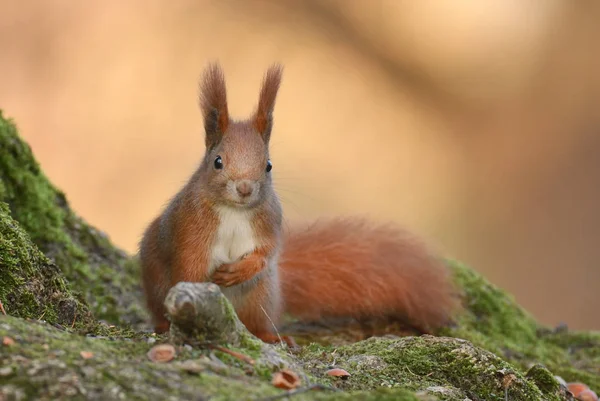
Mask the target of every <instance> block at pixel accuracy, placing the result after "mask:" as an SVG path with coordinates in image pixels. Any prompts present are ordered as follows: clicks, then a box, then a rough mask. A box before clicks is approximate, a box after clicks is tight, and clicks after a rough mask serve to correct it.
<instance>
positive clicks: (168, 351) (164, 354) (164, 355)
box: [147, 344, 175, 363]
mask: <svg viewBox="0 0 600 401" xmlns="http://www.w3.org/2000/svg"><path fill="white" fill-rule="evenodd" d="M147 355H148V359H150V360H151V361H152V362H159V363H162V362H169V361H170V360H172V359H173V358H175V347H173V346H172V345H171V344H158V345H155V346H154V347H152V348H151V349H150V351H148V354H147Z"/></svg>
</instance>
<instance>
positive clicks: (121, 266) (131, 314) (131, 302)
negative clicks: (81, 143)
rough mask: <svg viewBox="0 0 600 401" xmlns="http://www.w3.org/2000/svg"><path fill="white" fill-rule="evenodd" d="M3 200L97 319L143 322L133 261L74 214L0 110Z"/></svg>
mask: <svg viewBox="0 0 600 401" xmlns="http://www.w3.org/2000/svg"><path fill="white" fill-rule="evenodd" d="M0 201H2V202H6V203H7V204H8V206H9V208H10V211H11V214H12V217H13V218H14V219H15V220H17V221H18V222H19V224H20V225H21V227H23V229H24V230H25V231H26V232H27V233H28V234H29V236H30V238H31V240H32V241H33V242H34V243H35V244H36V245H37V246H38V247H39V249H40V250H41V251H42V252H44V254H45V255H46V256H47V257H48V258H49V259H51V260H52V261H53V263H54V264H55V265H57V266H58V267H59V268H60V269H61V270H62V272H63V274H64V276H65V277H66V279H67V285H68V287H69V288H70V290H72V291H73V292H74V293H77V294H81V295H82V297H83V299H85V300H86V301H87V303H88V305H89V306H90V309H91V310H92V311H93V313H94V315H95V316H96V317H97V318H98V319H103V320H106V321H107V322H109V323H113V324H131V325H134V326H135V325H139V324H142V323H143V322H145V320H146V319H145V317H146V314H145V311H144V309H143V307H142V303H141V302H140V300H141V290H140V286H139V284H138V280H137V264H136V263H135V261H133V260H132V259H130V258H129V257H128V255H126V254H125V252H123V251H122V250H120V249H118V248H117V247H115V246H114V245H112V244H111V243H110V241H109V239H108V238H107V237H106V235H105V234H103V233H102V232H100V231H99V230H97V229H95V228H93V227H92V226H90V225H89V224H87V223H85V222H84V221H83V220H82V219H81V218H79V217H78V216H76V215H75V213H73V211H72V210H71V208H70V207H69V205H68V203H67V200H66V197H65V194H64V193H62V192H61V191H59V190H58V189H57V188H55V187H54V186H53V185H52V184H51V183H50V181H49V180H48V178H47V177H46V176H45V175H44V173H43V171H42V170H41V169H40V166H39V164H38V162H37V160H36V159H35V158H34V156H33V154H32V152H31V148H30V147H29V145H28V144H27V143H25V142H24V141H22V140H21V138H20V136H19V134H18V132H17V128H16V126H15V124H14V123H13V122H12V121H10V120H8V119H6V118H4V116H3V115H2V112H1V111H0ZM0 294H1V293H0Z"/></svg>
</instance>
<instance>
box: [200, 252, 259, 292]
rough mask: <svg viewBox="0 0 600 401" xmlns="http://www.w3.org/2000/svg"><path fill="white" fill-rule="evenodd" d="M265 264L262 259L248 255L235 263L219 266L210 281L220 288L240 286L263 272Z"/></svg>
mask: <svg viewBox="0 0 600 401" xmlns="http://www.w3.org/2000/svg"><path fill="white" fill-rule="evenodd" d="M265 264H266V263H265V259H264V258H263V257H255V256H253V255H248V256H246V257H244V258H242V259H241V260H239V261H237V262H234V263H226V264H223V265H221V266H219V267H218V268H217V270H216V271H215V272H214V273H213V275H212V280H211V281H212V282H213V283H215V284H217V285H219V286H222V287H231V286H233V285H237V284H241V283H243V282H244V281H248V280H250V279H251V278H252V277H254V276H255V275H256V274H258V273H259V272H260V271H261V270H263V268H264V266H265Z"/></svg>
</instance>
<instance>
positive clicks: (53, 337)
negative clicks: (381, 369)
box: [0, 316, 417, 401]
mask: <svg viewBox="0 0 600 401" xmlns="http://www.w3.org/2000/svg"><path fill="white" fill-rule="evenodd" d="M4 336H9V337H11V338H12V339H13V340H14V341H15V343H14V344H13V345H11V346H0V347H2V352H1V353H0V365H1V366H2V367H3V369H1V370H0V395H4V396H5V397H6V399H11V398H10V397H9V396H14V395H15V394H22V395H23V398H25V397H26V399H34V398H35V399H39V400H57V399H67V398H68V399H75V400H79V399H127V400H148V399H157V400H158V399H171V400H201V399H208V398H210V399H211V400H258V399H263V398H265V397H268V396H272V395H277V394H281V393H282V392H283V391H282V390H279V389H276V388H274V387H273V386H272V385H271V383H270V377H269V378H263V377H260V376H259V375H256V374H255V373H253V372H252V370H249V371H248V370H247V369H243V368H239V367H237V366H233V365H229V366H228V365H227V364H228V362H229V360H228V359H226V358H224V357H223V354H218V358H219V359H221V361H220V362H219V361H218V360H216V359H214V357H213V359H211V358H209V357H207V355H209V352H208V351H206V350H197V349H187V348H186V347H177V354H176V357H175V359H174V360H173V361H171V362H169V363H154V362H151V361H150V360H149V359H148V357H147V355H146V354H147V352H148V351H149V350H150V348H151V347H152V346H153V344H151V343H150V340H151V339H152V338H153V337H151V336H140V337H138V338H135V339H131V340H127V339H111V338H105V337H96V338H88V337H82V336H78V335H74V334H70V333H67V332H65V331H61V330H57V329H55V328H53V327H50V326H48V325H46V324H41V323H36V322H27V321H24V320H21V319H17V318H14V317H10V316H3V317H0V337H4ZM82 351H86V352H91V353H92V354H93V356H92V358H89V359H85V358H83V357H82V355H81V352H82ZM184 362H187V363H190V362H191V363H193V364H195V366H196V367H198V369H197V371H190V369H188V368H186V366H188V365H186V363H184ZM223 367H225V368H224V369H223ZM246 368H247V366H246ZM394 397H397V398H394ZM294 399H295V400H300V401H302V400H334V399H335V400H344V399H348V400H350V399H352V400H365V401H370V400H380V399H381V400H387V399H389V400H392V399H395V400H396V399H397V400H401V401H409V400H410V401H412V400H416V399H417V398H415V397H414V396H413V395H412V393H410V392H408V391H406V390H401V389H396V390H391V391H390V390H379V391H377V392H374V393H367V392H359V393H357V394H355V395H350V394H346V395H344V394H340V393H332V392H329V391H327V390H323V391H312V392H307V393H305V394H299V395H297V396H295V397H294Z"/></svg>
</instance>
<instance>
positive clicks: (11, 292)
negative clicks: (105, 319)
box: [0, 202, 93, 327]
mask: <svg viewBox="0 0 600 401" xmlns="http://www.w3.org/2000/svg"><path fill="white" fill-rule="evenodd" d="M0 300H2V303H3V305H4V309H6V310H7V311H8V313H9V314H11V315H13V316H18V317H21V318H31V319H42V318H43V319H45V320H46V321H48V322H51V323H54V324H60V325H69V326H75V325H77V327H80V326H88V325H90V324H91V323H92V322H93V319H92V315H91V313H90V311H89V309H88V307H87V305H86V304H85V301H83V302H82V301H81V300H79V299H77V298H76V297H75V296H73V294H72V293H71V291H70V290H69V287H68V285H67V282H66V280H65V278H64V276H63V274H62V272H61V271H60V269H59V268H58V267H57V266H56V265H55V264H54V263H52V261H50V260H49V259H48V258H47V257H46V256H45V255H44V254H43V253H42V252H40V250H39V249H38V248H37V247H36V246H35V245H34V244H33V243H32V242H31V240H30V238H29V235H28V234H27V233H26V232H25V231H23V230H22V229H21V227H19V224H18V223H17V222H16V221H14V220H13V219H12V218H11V217H10V215H9V210H8V205H7V204H6V203H4V202H0Z"/></svg>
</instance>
